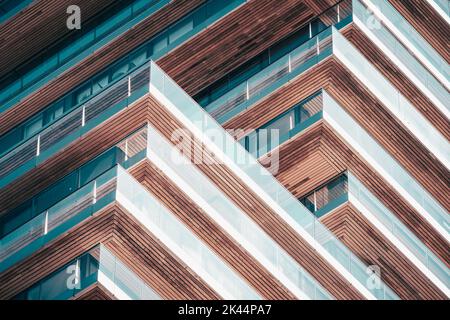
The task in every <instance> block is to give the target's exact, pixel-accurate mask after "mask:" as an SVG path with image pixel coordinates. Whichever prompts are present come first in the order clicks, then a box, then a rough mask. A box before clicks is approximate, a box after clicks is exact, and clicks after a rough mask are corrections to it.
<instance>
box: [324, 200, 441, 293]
mask: <svg viewBox="0 0 450 320" xmlns="http://www.w3.org/2000/svg"><path fill="white" fill-rule="evenodd" d="M321 221H322V222H323V223H324V224H325V226H327V228H329V229H330V230H331V231H332V232H333V233H336V234H337V235H339V238H340V240H341V241H342V242H343V243H344V244H345V245H346V246H347V247H348V248H350V250H352V252H353V253H354V254H355V255H357V256H358V257H359V258H360V259H361V260H362V261H364V262H365V263H366V264H367V265H376V266H378V267H380V271H381V279H382V280H383V282H385V283H386V284H387V285H388V286H389V287H390V288H391V289H392V290H393V291H394V292H395V293H397V294H398V296H399V297H400V298H401V299H402V300H411V299H412V300H417V299H420V300H422V299H426V300H428V299H431V300H436V299H446V295H445V294H443V293H442V292H441V291H440V290H439V289H438V288H437V287H436V286H435V285H434V284H433V283H432V282H431V281H430V280H429V279H428V278H427V277H426V276H425V275H424V274H422V273H421V272H420V271H419V269H418V268H417V267H415V266H414V265H413V264H412V263H411V262H410V261H409V260H408V259H407V258H406V257H405V256H404V254H403V253H402V252H400V251H399V250H398V249H397V248H396V247H395V246H394V245H393V244H392V243H391V242H389V241H388V240H387V238H386V237H385V236H384V235H383V234H382V233H380V232H379V231H377V230H376V229H375V228H374V227H373V225H372V224H371V223H370V222H369V221H367V219H366V218H365V217H364V216H363V215H362V214H361V213H360V212H359V211H358V210H357V209H356V208H355V207H354V206H353V205H352V204H350V203H347V204H344V205H342V206H340V207H339V208H337V209H335V210H333V212H331V213H329V214H327V215H325V216H324V217H322V218H321Z"/></svg>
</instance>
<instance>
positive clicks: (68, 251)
mask: <svg viewBox="0 0 450 320" xmlns="http://www.w3.org/2000/svg"><path fill="white" fill-rule="evenodd" d="M99 243H103V244H105V245H106V247H107V248H108V249H109V250H110V251H111V253H112V254H114V255H115V256H116V257H117V258H119V260H121V261H122V262H123V263H125V264H126V265H127V267H129V268H130V269H131V270H132V271H133V272H135V273H136V274H137V275H138V276H139V277H141V279H143V280H144V281H145V282H146V283H147V284H148V285H149V286H150V287H151V288H152V289H154V290H155V292H156V293H157V294H158V295H160V296H161V297H162V298H163V299H218V298H220V296H218V295H217V293H215V292H214V291H213V290H212V289H211V288H210V287H209V286H208V285H207V284H206V283H204V281H203V280H201V279H199V277H198V276H197V275H196V274H194V273H193V272H192V270H191V269H190V268H189V267H188V266H186V265H185V264H183V263H182V262H181V261H180V260H179V259H178V258H177V257H175V256H173V254H172V253H171V252H170V250H168V249H167V248H166V246H165V245H163V244H162V243H161V242H160V241H159V240H158V239H156V238H155V237H154V236H153V235H152V234H150V233H148V232H147V231H144V230H143V229H142V227H141V226H140V225H139V224H138V223H137V222H136V221H135V220H134V219H133V218H132V216H131V215H130V214H128V213H127V212H125V211H124V210H123V209H122V208H121V207H120V205H117V204H113V205H110V206H109V207H108V208H105V209H103V210H102V211H101V212H99V213H98V214H96V215H95V216H94V217H91V218H89V219H88V220H86V221H84V222H82V223H81V224H79V225H77V226H76V227H74V228H73V229H71V230H70V231H69V232H67V233H65V234H63V235H61V236H60V237H58V238H57V239H56V240H55V241H52V242H51V243H50V245H49V246H47V247H46V248H44V249H41V250H39V251H38V252H36V253H35V254H33V255H32V256H30V257H28V258H26V259H25V260H23V261H21V262H20V263H18V264H16V265H15V266H14V267H12V268H10V269H8V270H6V271H5V272H3V273H2V274H0V283H1V284H2V285H1V286H0V298H1V299H9V298H11V297H13V296H14V295H16V294H17V293H19V292H21V291H22V290H24V289H26V288H28V287H29V286H31V285H33V284H34V283H35V282H36V281H38V280H40V279H42V278H43V277H45V276H46V275H48V274H51V273H52V272H54V271H56V270H57V269H58V268H60V267H61V266H62V265H64V264H65V263H68V262H70V261H72V260H73V259H75V258H76V257H77V256H79V255H81V254H83V253H84V252H86V251H88V250H89V249H91V248H92V247H94V246H95V245H97V244H99Z"/></svg>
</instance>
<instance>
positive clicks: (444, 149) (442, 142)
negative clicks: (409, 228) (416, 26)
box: [205, 0, 450, 168]
mask: <svg viewBox="0 0 450 320" xmlns="http://www.w3.org/2000/svg"><path fill="white" fill-rule="evenodd" d="M361 1H362V0H352V2H350V1H349V0H347V1H343V2H342V3H340V4H339V8H342V9H340V10H337V8H335V9H334V10H335V11H331V12H327V13H326V15H325V16H324V17H322V18H321V19H322V20H323V21H324V22H325V23H326V25H329V26H330V27H328V28H327V29H325V30H323V31H322V32H321V33H319V34H317V35H316V36H314V37H313V38H311V39H309V40H308V41H307V42H305V43H303V44H302V45H300V46H299V47H298V48H296V49H294V50H293V51H292V52H290V53H289V54H287V55H285V56H284V57H282V58H280V59H278V60H276V61H275V62H273V63H272V64H270V65H269V66H268V67H266V68H265V69H263V70H262V71H260V72H259V73H257V74H256V75H254V76H252V77H251V78H250V79H248V80H247V81H245V82H243V83H241V84H239V85H238V86H236V87H235V88H234V89H232V90H231V91H228V92H227V93H226V94H224V95H223V96H221V97H220V98H218V99H216V100H215V101H213V102H212V103H210V104H209V105H207V106H205V110H206V111H207V112H208V113H210V114H211V116H212V117H213V118H214V119H216V120H217V121H218V122H219V123H225V122H227V121H228V120H230V119H231V118H233V117H235V116H237V115H238V114H240V113H241V112H243V111H245V110H247V109H249V108H251V107H252V106H253V105H255V104H256V102H258V101H261V100H263V99H264V98H265V97H267V96H269V95H270V94H271V93H273V92H275V91H276V90H277V89H279V88H280V87H282V86H284V85H286V84H288V83H289V82H290V81H292V80H293V79H294V78H295V77H297V76H299V75H300V74H302V73H304V72H306V71H307V70H308V69H310V68H311V67H312V66H315V65H317V64H318V63H320V62H321V61H323V60H325V59H326V58H328V57H331V56H334V57H335V58H337V60H338V61H339V62H340V63H342V64H343V65H344V66H345V67H346V68H347V69H348V70H350V72H351V73H352V74H353V75H354V76H355V77H356V79H358V80H359V81H361V83H363V84H364V85H365V86H366V87H367V89H368V90H369V91H370V92H371V93H373V94H374V95H375V96H376V97H377V98H378V100H379V101H380V102H381V103H382V104H383V105H384V106H385V107H386V108H387V109H388V110H389V111H390V112H391V113H392V114H393V115H394V116H395V117H396V118H397V119H398V120H399V122H401V123H402V124H403V125H404V126H405V127H406V128H408V130H409V131H410V132H411V134H412V135H413V136H414V137H415V138H417V139H418V140H419V141H420V142H421V143H422V144H423V146H425V147H426V148H427V149H428V150H429V151H430V152H431V153H432V154H433V155H434V156H435V157H436V158H437V159H438V160H439V161H440V162H441V163H442V164H444V165H445V166H446V167H447V168H450V158H449V154H450V145H449V143H448V141H447V139H446V138H445V137H444V136H443V135H442V134H441V133H440V132H439V131H438V130H437V129H436V128H434V126H433V125H432V124H431V123H430V122H429V121H428V120H427V119H426V118H425V117H424V116H423V115H422V114H420V113H419V112H417V109H416V108H415V107H414V106H413V105H412V104H411V103H410V102H409V101H408V100H407V99H406V98H405V97H404V96H403V95H402V94H401V93H400V91H399V90H397V89H396V88H395V87H394V86H393V85H392V84H391V83H390V82H389V81H388V80H387V79H386V78H385V77H384V76H383V75H382V74H381V73H380V72H379V71H378V70H377V69H376V68H375V67H374V66H372V65H371V64H370V63H369V62H368V61H367V59H366V58H365V57H364V56H363V55H362V54H361V53H360V52H359V51H358V50H356V49H355V48H354V47H353V46H352V45H351V44H350V42H349V41H347V40H346V39H345V38H344V37H343V36H342V35H341V33H340V32H339V31H338V29H342V28H344V27H345V26H347V25H348V24H349V23H351V22H352V21H354V20H355V21H359V25H363V26H364V23H363V22H361V21H367V17H366V16H365V15H366V12H365V11H364V10H363V5H362V4H361ZM352 4H353V6H352ZM334 12H335V13H336V15H334V14H333V13H334ZM360 19H363V20H360ZM369 21H370V20H369ZM363 30H369V31H370V30H372V31H370V34H368V35H369V37H370V38H371V39H373V38H374V36H377V40H378V42H381V43H382V44H383V46H384V47H386V48H390V50H393V51H394V52H395V54H399V55H401V56H402V62H401V64H402V66H403V70H406V71H405V72H406V73H407V74H408V75H409V76H411V77H412V78H411V79H413V81H416V82H417V83H418V86H419V87H420V88H421V89H424V90H425V91H426V92H427V94H428V95H429V94H431V95H432V96H433V97H434V98H432V100H433V101H434V102H435V103H436V105H437V107H438V108H439V106H441V107H442V108H441V109H440V110H441V111H443V112H444V114H446V113H447V112H448V111H447V108H448V106H447V105H448V103H447V101H448V99H449V95H448V92H447V90H446V89H445V88H444V87H442V85H441V84H440V83H439V82H438V81H437V80H436V79H435V78H434V77H433V76H431V75H430V73H429V72H428V71H427V70H426V68H424V67H423V66H422V65H421V64H420V63H419V62H418V61H417V60H416V58H415V57H413V56H412V55H411V54H410V53H409V52H408V51H407V50H406V49H405V48H404V47H403V45H402V44H401V43H400V42H399V41H398V40H397V39H396V38H395V37H394V36H393V35H392V34H390V33H388V31H387V29H386V28H384V29H379V30H378V31H373V28H372V29H368V28H364V29H363ZM378 33H380V34H378ZM372 35H373V36H372ZM391 56H393V55H391ZM444 70H445V69H444Z"/></svg>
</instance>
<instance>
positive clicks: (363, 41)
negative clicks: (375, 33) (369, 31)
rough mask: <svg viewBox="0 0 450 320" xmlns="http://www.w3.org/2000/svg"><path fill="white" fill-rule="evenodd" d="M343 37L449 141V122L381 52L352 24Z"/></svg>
mask: <svg viewBox="0 0 450 320" xmlns="http://www.w3.org/2000/svg"><path fill="white" fill-rule="evenodd" d="M345 36H346V37H347V39H349V40H350V42H352V44H353V45H354V46H355V47H356V48H357V49H358V50H359V51H360V52H361V53H363V54H364V56H365V57H366V59H367V60H369V61H370V63H372V64H373V65H374V66H375V67H377V69H378V70H379V71H380V72H381V73H382V74H383V75H384V76H385V77H386V78H387V79H388V80H389V81H390V82H391V83H392V84H393V85H394V86H395V87H396V88H397V89H398V90H399V91H400V92H401V93H402V94H403V95H404V96H405V97H406V98H407V99H408V100H409V101H410V102H411V103H412V104H413V105H414V107H415V108H416V109H417V110H418V111H419V112H420V113H421V114H422V115H423V116H424V117H425V118H426V119H427V120H428V121H430V123H431V124H432V125H433V126H434V127H436V129H438V130H439V131H440V132H441V133H442V135H443V136H444V137H446V138H447V139H449V140H450V120H449V119H448V118H447V117H446V116H445V115H443V114H442V112H441V111H440V110H439V109H438V108H436V107H435V106H434V104H433V103H432V102H431V101H430V100H429V99H428V98H427V97H426V96H425V94H423V93H422V92H421V91H420V90H419V89H418V88H417V87H416V86H415V84H414V82H412V81H411V80H409V78H407V77H406V76H405V75H404V74H403V73H402V72H401V71H400V69H399V68H398V67H397V66H396V65H395V64H394V63H393V62H392V61H391V60H390V59H389V57H387V56H386V55H385V54H384V53H383V52H381V51H380V50H379V49H378V47H377V46H376V45H374V44H373V42H372V41H370V39H368V38H367V37H366V36H365V35H364V33H363V32H362V31H361V30H360V29H359V28H358V27H357V26H356V25H355V24H352V25H351V26H350V27H349V28H347V29H346V31H345Z"/></svg>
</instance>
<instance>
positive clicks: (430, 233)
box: [277, 121, 450, 265]
mask: <svg viewBox="0 0 450 320" xmlns="http://www.w3.org/2000/svg"><path fill="white" fill-rule="evenodd" d="M318 135H320V148H319V150H318V152H319V153H320V154H321V155H322V157H323V160H322V161H321V166H317V168H314V169H313V171H312V172H311V173H310V176H311V177H312V179H315V180H314V181H317V183H316V185H319V184H320V183H322V180H323V179H322V178H321V177H322V172H323V171H326V172H330V173H331V172H336V175H337V174H338V173H340V172H343V171H346V170H350V171H351V172H352V173H353V174H354V175H355V176H356V177H357V178H358V179H359V180H360V181H361V182H362V183H363V184H364V185H365V186H366V187H367V189H368V190H369V191H370V192H372V193H373V194H374V195H375V196H376V197H377V198H378V199H379V200H380V201H381V202H382V203H383V204H384V205H385V206H386V207H387V208H388V209H389V210H390V211H391V212H392V213H393V214H395V215H396V216H397V217H398V218H399V219H400V220H401V221H402V222H403V223H404V224H405V225H406V226H407V227H408V228H409V229H410V230H411V231H412V232H413V233H415V234H416V236H417V237H418V238H419V239H420V240H421V241H422V242H424V243H425V244H426V245H427V246H428V247H429V248H430V249H431V250H432V251H433V252H434V253H435V254H436V255H437V256H439V257H440V258H441V259H442V260H443V261H444V262H445V263H446V264H447V265H449V261H450V254H449V252H450V247H449V245H448V243H447V242H446V240H445V239H444V238H443V237H442V236H440V235H439V234H438V233H437V232H436V231H435V230H434V229H433V228H432V227H431V226H430V225H429V224H428V222H426V220H425V219H424V218H422V217H421V216H420V215H419V214H418V213H417V212H416V211H415V210H414V209H413V208H412V207H411V206H410V205H409V204H408V203H407V202H406V201H405V200H403V198H402V197H401V196H400V195H399V194H398V193H397V192H396V191H395V190H394V189H393V188H392V187H390V185H389V184H387V183H386V182H385V181H384V180H383V179H382V178H381V177H380V176H379V175H378V173H377V172H376V171H375V170H374V169H373V168H371V167H370V166H369V165H368V164H367V163H365V161H364V160H362V159H361V158H360V156H359V155H358V154H357V153H356V152H355V151H354V150H352V149H351V148H350V146H348V145H347V144H346V143H345V142H344V141H342V140H341V138H340V137H338V136H337V134H336V133H335V132H334V131H333V129H332V128H331V127H330V125H329V124H327V123H326V122H323V121H321V123H320V125H316V126H314V127H311V128H309V129H308V130H306V131H304V132H301V133H300V134H298V135H296V136H295V137H294V138H292V139H291V140H289V141H288V143H285V144H283V145H282V147H281V149H280V151H279V153H280V168H283V170H282V171H280V173H279V174H278V176H277V178H278V177H281V178H283V183H284V184H285V185H287V186H288V189H289V191H290V192H292V193H293V194H295V195H298V196H299V197H300V196H302V195H304V194H306V193H307V191H304V190H305V189H304V188H302V185H301V184H299V183H300V182H301V181H300V180H299V179H298V177H302V174H301V173H298V174H297V172H296V170H298V169H297V168H301V167H302V164H301V163H300V164H298V163H297V162H296V161H295V159H298V158H300V159H301V154H302V153H304V150H305V148H307V147H308V145H309V144H310V143H311V141H310V140H314V139H317V136H318ZM327 163H328V166H329V167H328V168H327V167H326V164H327ZM289 177H290V178H291V179H289ZM315 177H317V178H315ZM298 184H299V186H297V185H298ZM308 191H309V190H308Z"/></svg>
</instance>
